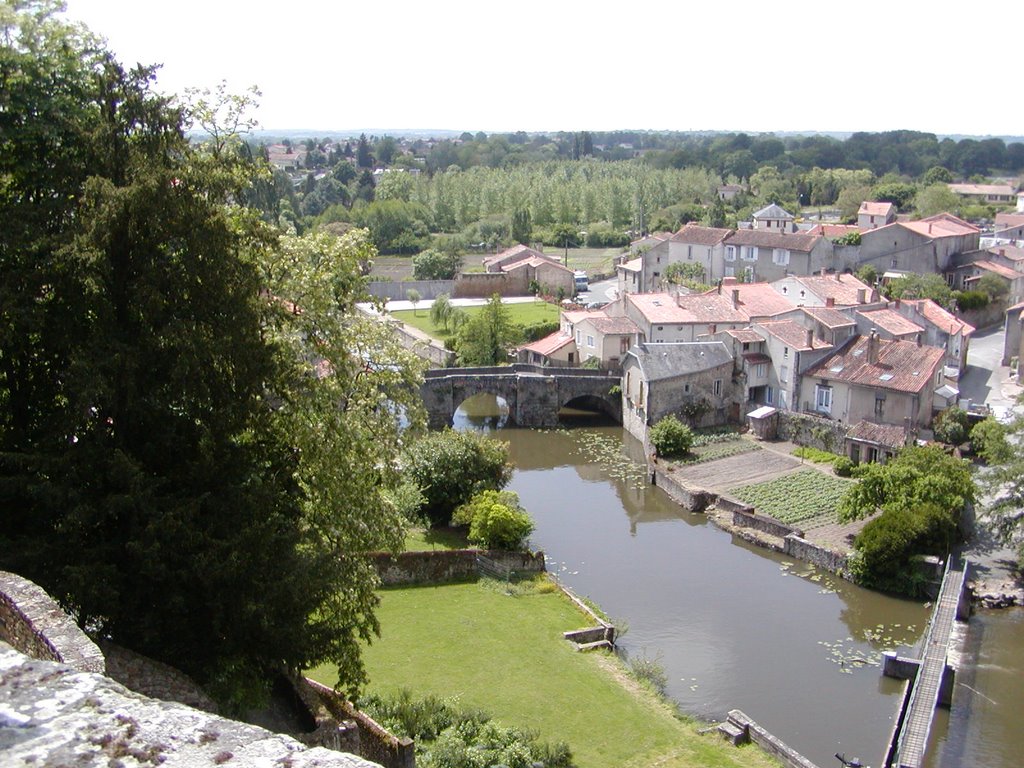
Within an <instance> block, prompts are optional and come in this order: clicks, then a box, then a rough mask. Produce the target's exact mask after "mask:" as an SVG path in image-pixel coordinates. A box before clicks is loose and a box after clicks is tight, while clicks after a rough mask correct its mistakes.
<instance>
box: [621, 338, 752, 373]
mask: <svg viewBox="0 0 1024 768" xmlns="http://www.w3.org/2000/svg"><path fill="white" fill-rule="evenodd" d="M629 355H631V356H632V357H635V358H636V360H637V362H638V363H639V364H640V369H641V370H642V371H643V373H644V377H645V378H646V379H647V380H648V381H659V380H662V379H673V378H676V377H678V376H685V375H687V374H690V373H697V372H700V371H707V370H711V369H713V368H718V367H719V366H722V365H726V364H731V363H732V355H731V354H729V349H728V347H726V346H725V344H724V343H723V342H721V341H681V342H672V343H669V342H648V343H647V344H639V345H637V346H635V347H633V348H632V349H631V350H630V351H629Z"/></svg>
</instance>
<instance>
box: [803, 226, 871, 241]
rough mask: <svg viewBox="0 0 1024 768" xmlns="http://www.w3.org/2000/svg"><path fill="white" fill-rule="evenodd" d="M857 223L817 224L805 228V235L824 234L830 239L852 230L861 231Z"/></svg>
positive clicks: (847, 233) (849, 232)
mask: <svg viewBox="0 0 1024 768" xmlns="http://www.w3.org/2000/svg"><path fill="white" fill-rule="evenodd" d="M860 231H861V229H860V227H858V226H857V225H856V224H815V225H814V226H813V227H811V228H810V229H807V230H804V232H803V234H805V235H823V236H825V237H827V238H828V239H829V240H834V239H835V238H837V237H843V236H844V235H849V234H851V233H852V232H860Z"/></svg>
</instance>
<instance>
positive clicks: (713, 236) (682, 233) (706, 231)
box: [672, 224, 732, 245]
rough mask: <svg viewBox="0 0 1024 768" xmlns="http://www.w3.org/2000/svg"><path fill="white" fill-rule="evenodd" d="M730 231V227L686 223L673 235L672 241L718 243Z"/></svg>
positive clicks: (704, 243)
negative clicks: (721, 227) (720, 227)
mask: <svg viewBox="0 0 1024 768" xmlns="http://www.w3.org/2000/svg"><path fill="white" fill-rule="evenodd" d="M731 233H732V230H731V229H718V228H716V227H702V226H700V225H698V224H687V225H686V226H685V227H683V228H682V229H680V230H679V231H678V232H676V233H675V234H674V235H672V240H673V242H677V243H686V244H688V245H718V244H719V243H720V242H722V241H723V240H725V238H727V237H728V236H729V235H730V234H731Z"/></svg>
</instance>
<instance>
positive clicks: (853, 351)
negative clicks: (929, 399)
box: [804, 336, 945, 393]
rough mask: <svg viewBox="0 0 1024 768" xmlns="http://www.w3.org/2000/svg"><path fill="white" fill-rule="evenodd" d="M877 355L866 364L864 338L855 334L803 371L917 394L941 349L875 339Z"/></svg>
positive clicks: (928, 378) (926, 382) (941, 354)
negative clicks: (875, 359)
mask: <svg viewBox="0 0 1024 768" xmlns="http://www.w3.org/2000/svg"><path fill="white" fill-rule="evenodd" d="M877 344H878V357H877V361H876V362H875V363H874V364H873V365H872V364H869V363H868V337H867V336H859V337H857V338H856V339H855V340H854V341H853V342H852V343H850V344H846V345H844V346H843V347H841V348H840V349H838V350H837V351H836V352H835V353H834V354H831V355H828V356H827V357H826V358H824V359H823V360H821V361H819V362H818V363H816V364H815V365H812V366H811V367H810V368H808V369H807V371H806V372H805V373H804V375H805V376H809V377H812V378H821V379H828V380H829V381H841V382H845V383H847V384H854V385H859V386H863V387H872V388H877V389H888V390H892V391H895V392H908V393H919V392H921V391H922V390H924V389H926V388H927V387H928V386H929V385H930V384H931V382H932V378H933V377H934V375H935V369H936V368H937V367H938V366H939V365H940V364H941V363H942V358H943V357H944V356H945V352H944V351H943V350H941V349H939V348H938V347H927V346H921V347H919V346H917V344H916V343H914V342H912V341H899V340H893V341H890V340H888V339H877Z"/></svg>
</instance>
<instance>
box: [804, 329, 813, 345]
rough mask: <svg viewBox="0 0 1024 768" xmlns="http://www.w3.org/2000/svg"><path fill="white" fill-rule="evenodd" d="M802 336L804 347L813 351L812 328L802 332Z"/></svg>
mask: <svg viewBox="0 0 1024 768" xmlns="http://www.w3.org/2000/svg"><path fill="white" fill-rule="evenodd" d="M804 334H805V338H804V346H805V347H807V348H808V349H813V348H814V329H813V328H808V329H807V330H806V331H804Z"/></svg>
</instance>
